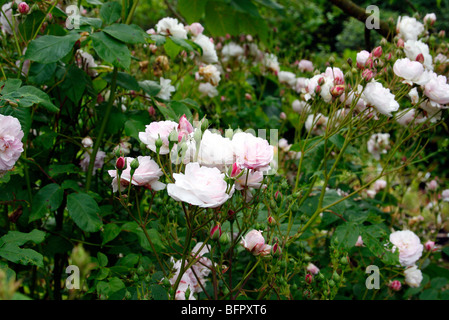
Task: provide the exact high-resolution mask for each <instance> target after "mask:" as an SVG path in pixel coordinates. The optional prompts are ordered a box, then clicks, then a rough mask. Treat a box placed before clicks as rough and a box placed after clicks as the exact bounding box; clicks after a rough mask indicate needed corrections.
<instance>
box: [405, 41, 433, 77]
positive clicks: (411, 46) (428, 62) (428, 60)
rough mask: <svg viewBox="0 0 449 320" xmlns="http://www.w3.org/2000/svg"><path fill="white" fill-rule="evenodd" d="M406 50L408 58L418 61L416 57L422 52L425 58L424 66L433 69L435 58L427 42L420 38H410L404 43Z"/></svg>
mask: <svg viewBox="0 0 449 320" xmlns="http://www.w3.org/2000/svg"><path fill="white" fill-rule="evenodd" d="M404 52H405V55H406V56H407V58H409V59H410V60H412V61H416V58H417V57H418V56H419V55H420V54H421V55H422V58H424V62H423V65H424V67H425V68H426V69H427V70H433V65H432V60H433V58H432V55H431V54H430V52H429V46H428V45H427V44H426V43H424V42H422V41H419V40H408V41H406V42H405V43H404Z"/></svg>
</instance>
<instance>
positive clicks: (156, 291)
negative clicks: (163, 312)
mask: <svg viewBox="0 0 449 320" xmlns="http://www.w3.org/2000/svg"><path fill="white" fill-rule="evenodd" d="M150 291H151V296H152V297H153V299H154V300H168V293H167V290H165V289H164V288H163V287H162V286H160V285H158V284H153V285H151V286H150Z"/></svg>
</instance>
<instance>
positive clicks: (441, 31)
mask: <svg viewBox="0 0 449 320" xmlns="http://www.w3.org/2000/svg"><path fill="white" fill-rule="evenodd" d="M445 36H446V31H444V30H440V32H438V37H440V38H444V37H445Z"/></svg>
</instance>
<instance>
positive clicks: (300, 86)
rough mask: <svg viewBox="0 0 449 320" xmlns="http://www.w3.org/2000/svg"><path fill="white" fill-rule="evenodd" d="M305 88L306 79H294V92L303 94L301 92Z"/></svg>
mask: <svg viewBox="0 0 449 320" xmlns="http://www.w3.org/2000/svg"><path fill="white" fill-rule="evenodd" d="M306 87H307V78H304V77H298V78H296V84H295V91H296V92H297V93H301V92H303V90H304V89H305V88H306Z"/></svg>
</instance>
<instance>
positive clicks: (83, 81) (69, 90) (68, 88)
mask: <svg viewBox="0 0 449 320" xmlns="http://www.w3.org/2000/svg"><path fill="white" fill-rule="evenodd" d="M88 82H89V80H88V77H87V74H86V73H85V72H84V71H83V70H81V69H80V68H78V67H77V66H75V65H73V64H72V65H70V66H69V67H68V69H67V74H66V77H65V79H64V81H63V82H62V83H61V84H60V86H61V89H62V91H63V93H64V94H65V95H66V96H67V98H69V99H70V101H72V102H73V103H74V104H78V102H79V101H80V100H81V98H82V97H83V95H84V91H85V90H86V86H87V84H88Z"/></svg>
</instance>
